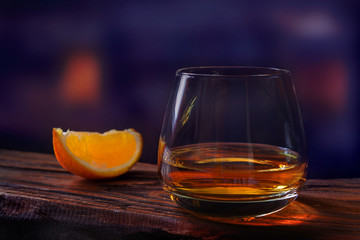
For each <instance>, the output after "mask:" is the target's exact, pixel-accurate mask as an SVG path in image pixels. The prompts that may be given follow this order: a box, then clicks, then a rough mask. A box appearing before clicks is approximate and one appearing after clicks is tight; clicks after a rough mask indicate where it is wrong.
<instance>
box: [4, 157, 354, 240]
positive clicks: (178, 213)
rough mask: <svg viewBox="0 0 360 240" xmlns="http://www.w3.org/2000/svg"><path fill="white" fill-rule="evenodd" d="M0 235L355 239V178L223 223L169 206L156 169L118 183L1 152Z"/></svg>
mask: <svg viewBox="0 0 360 240" xmlns="http://www.w3.org/2000/svg"><path fill="white" fill-rule="evenodd" d="M0 235H1V236H2V237H3V236H4V237H6V236H8V238H9V239H11V238H16V237H19V236H22V238H23V239H24V238H25V239H27V238H28V239H36V238H47V237H49V236H51V237H50V238H55V239H68V238H71V239H97V238H102V239H144V238H146V239H148V238H151V239H152V238H154V239H155V238H156V239H191V238H193V239H238V238H240V237H241V238H243V237H250V238H251V239H254V238H255V239H256V238H259V239H264V238H267V239H269V238H271V239H272V238H280V239H285V238H286V239H290V238H291V239H360V179H334V180H308V181H307V183H306V187H305V189H304V190H303V191H302V192H301V194H300V197H299V199H298V200H296V201H295V202H294V203H292V204H291V205H290V206H289V207H287V208H285V209H284V210H282V211H280V212H279V213H276V214H272V215H269V216H267V217H263V218H258V219H254V220H252V221H244V222H243V223H241V224H239V225H227V224H221V223H215V222H210V221H206V220H202V219H198V218H196V217H193V216H192V215H190V214H188V213H187V212H185V211H184V210H182V209H181V208H180V207H178V206H177V205H176V204H175V203H173V202H171V201H170V199H169V197H168V196H167V194H166V193H165V192H164V191H163V190H162V189H161V184H160V182H159V180H158V176H157V167H156V166H155V165H151V164H145V163H138V164H137V165H136V166H135V167H134V168H133V169H132V170H131V171H130V172H128V173H127V174H125V175H123V176H120V177H118V178H115V179H112V180H106V181H87V180H84V179H81V178H80V177H77V176H74V175H72V174H70V173H68V172H67V171H65V170H64V169H62V168H61V166H60V165H59V164H58V163H57V161H56V159H55V158H54V156H52V155H48V154H38V153H27V152H17V151H8V150H0ZM2 237H1V238H2ZM5 239H6V238H5Z"/></svg>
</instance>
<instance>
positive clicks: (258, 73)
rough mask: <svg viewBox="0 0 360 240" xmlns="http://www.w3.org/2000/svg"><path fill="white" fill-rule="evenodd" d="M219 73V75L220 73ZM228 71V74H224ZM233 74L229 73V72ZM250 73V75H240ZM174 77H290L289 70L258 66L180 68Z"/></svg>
mask: <svg viewBox="0 0 360 240" xmlns="http://www.w3.org/2000/svg"><path fill="white" fill-rule="evenodd" d="M220 71H221V73H220ZM226 71H228V73H226ZM231 71H232V72H235V73H230V72H231ZM246 71H249V72H250V71H252V72H251V73H241V72H246ZM176 75H189V76H199V77H201V76H203V77H232V78H236V77H279V76H291V73H290V71H289V70H286V69H281V68H275V67H258V66H199V67H186V68H180V69H178V70H177V71H176Z"/></svg>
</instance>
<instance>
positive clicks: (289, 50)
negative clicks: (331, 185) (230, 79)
mask: <svg viewBox="0 0 360 240" xmlns="http://www.w3.org/2000/svg"><path fill="white" fill-rule="evenodd" d="M359 10H360V8H359V1H355V0H354V1H350V0H348V1H340V0H338V1H334V0H327V1H319V0H316V1H272V0H269V1H237V0H236V1H235V0H234V1H220V0H219V1H215V0H208V1H148V0H137V1H136V0H135V1H116V2H115V1H103V2H100V1H98V2H89V1H72V2H70V3H64V2H63V1H57V0H54V1H35V2H32V3H30V2H27V3H23V4H19V3H10V1H9V3H4V2H2V3H1V4H0V81H1V82H0V83H1V85H0V109H1V110H0V112H1V113H0V114H1V115H0V116H1V117H0V148H5V149H16V150H24V151H37V152H45V153H52V152H53V150H52V136H51V129H52V128H53V127H61V128H63V129H72V130H79V131H80V130H86V131H106V130H109V129H114V128H115V129H119V130H121V129H125V128H135V129H136V130H137V131H139V132H141V133H142V134H143V137H144V151H143V157H142V159H141V161H144V162H151V163H156V161H157V159H156V156H157V144H158V139H159V134H160V128H161V124H162V119H163V116H164V112H165V108H166V104H167V100H168V97H169V94H170V88H171V85H172V83H173V81H174V77H175V71H176V70H177V69H179V68H183V67H189V66H203V65H254V66H272V67H280V68H286V69H289V70H291V71H292V73H293V75H294V78H295V83H296V87H297V91H298V97H299V100H300V105H301V108H302V113H303V118H304V124H305V130H306V135H307V141H308V150H309V160H310V168H309V174H308V176H309V177H310V178H336V177H360V171H359V169H360V160H359V157H358V155H359V154H358V153H357V152H356V151H357V149H358V147H360V140H359V137H358V133H359V126H360V125H359V111H358V110H359V102H360V101H359V100H360V99H359V83H358V79H359V76H360V69H359V62H360V51H359V46H360V45H359V42H360V35H359V30H360V19H359V18H360V17H359V16H360V14H359Z"/></svg>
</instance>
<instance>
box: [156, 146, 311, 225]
mask: <svg viewBox="0 0 360 240" xmlns="http://www.w3.org/2000/svg"><path fill="white" fill-rule="evenodd" d="M161 152H162V154H161V155H159V157H161V156H162V157H161V159H160V161H161V164H160V165H159V166H160V169H159V171H160V176H161V178H162V181H163V183H164V189H165V190H167V191H168V192H170V194H171V198H172V199H173V200H174V201H176V202H178V203H179V204H180V205H182V206H183V207H185V208H186V209H188V210H190V211H192V212H195V213H196V212H198V213H199V214H202V215H204V214H205V215H206V213H207V212H208V214H209V215H212V216H214V215H215V216H216V215H220V216H222V217H226V218H228V217H229V216H228V215H229V214H230V215H231V214H234V217H236V216H241V215H242V214H243V215H246V214H247V210H246V209H241V207H240V208H239V207H238V208H239V209H238V210H239V211H240V212H237V213H236V206H239V205H238V204H237V203H243V205H244V206H246V207H245V208H248V210H249V211H250V209H251V206H252V204H251V203H257V204H256V205H254V207H255V206H257V207H259V208H261V204H258V203H259V202H265V205H266V206H265V208H270V209H269V210H271V208H272V207H273V208H274V209H275V208H278V207H279V204H285V203H286V205H287V204H288V201H292V200H294V199H295V198H296V196H297V192H298V189H299V188H300V187H301V185H302V184H303V183H304V181H305V176H304V172H305V170H306V167H307V165H306V163H305V161H302V159H300V157H299V154H298V153H296V152H295V151H292V150H290V149H287V148H281V147H276V146H271V145H264V144H247V143H219V142H215V143H202V144H193V145H186V146H181V147H176V148H164V149H163V150H162V151H161ZM273 200H274V201H273ZM279 200H281V201H282V202H281V203H280V202H279ZM269 205H271V206H269ZM272 205H274V206H272ZM227 208H228V211H229V213H226V209H227ZM259 210H261V211H259V213H260V212H262V211H263V210H264V209H259ZM209 211H210V212H209ZM251 211H254V210H253V209H252V210H251ZM215 212H218V214H216V213H215ZM255 215H256V211H255Z"/></svg>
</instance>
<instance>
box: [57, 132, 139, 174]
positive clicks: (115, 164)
mask: <svg viewBox="0 0 360 240" xmlns="http://www.w3.org/2000/svg"><path fill="white" fill-rule="evenodd" d="M53 146H54V152H55V156H56V159H57V160H58V161H59V162H60V164H61V166H63V167H64V168H65V169H66V170H68V171H70V172H72V173H73V174H76V175H79V176H81V177H84V178H87V179H102V178H112V177H116V176H120V175H121V174H124V173H126V172H127V171H129V170H130V168H131V167H132V166H134V164H135V163H136V162H137V161H138V160H139V158H140V155H141V151H142V138H141V134H140V133H138V132H136V131H135V130H134V129H127V130H124V131H117V130H111V131H108V132H105V133H103V134H101V133H97V132H75V131H69V130H68V131H67V132H63V130H61V129H60V128H53Z"/></svg>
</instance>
